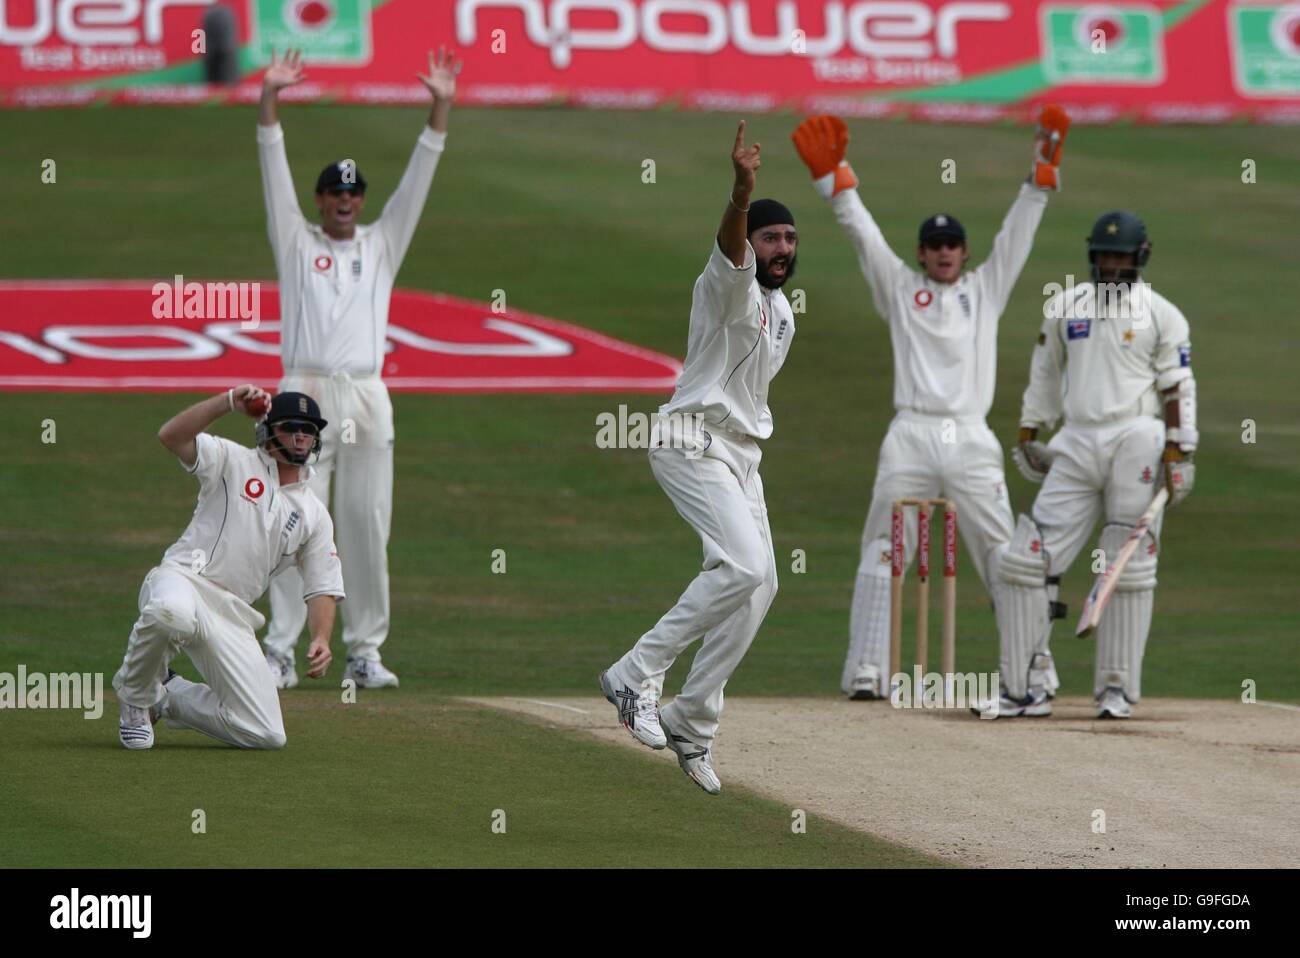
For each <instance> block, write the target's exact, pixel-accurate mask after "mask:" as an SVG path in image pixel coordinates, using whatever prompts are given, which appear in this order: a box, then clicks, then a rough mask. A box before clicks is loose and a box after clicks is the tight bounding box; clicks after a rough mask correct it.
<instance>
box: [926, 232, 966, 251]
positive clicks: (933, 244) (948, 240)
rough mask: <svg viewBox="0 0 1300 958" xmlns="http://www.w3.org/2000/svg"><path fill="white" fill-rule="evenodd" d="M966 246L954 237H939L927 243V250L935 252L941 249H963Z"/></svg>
mask: <svg viewBox="0 0 1300 958" xmlns="http://www.w3.org/2000/svg"><path fill="white" fill-rule="evenodd" d="M964 245H966V244H964V243H963V242H962V241H961V240H959V239H956V238H955V237H952V236H937V237H935V238H934V239H932V240H926V241H925V248H926V249H929V250H935V251H938V250H941V249H961V248H962V247H963V246H964Z"/></svg>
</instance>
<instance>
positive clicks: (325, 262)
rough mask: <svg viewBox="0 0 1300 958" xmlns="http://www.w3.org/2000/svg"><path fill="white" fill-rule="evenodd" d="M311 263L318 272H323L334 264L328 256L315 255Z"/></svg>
mask: <svg viewBox="0 0 1300 958" xmlns="http://www.w3.org/2000/svg"><path fill="white" fill-rule="evenodd" d="M312 265H313V266H315V267H316V269H318V270H319V271H320V272H322V273H324V272H325V271H326V270H328V269H329V268H330V267H331V266H333V265H334V260H332V259H330V258H329V257H328V256H317V257H316V261H315V262H314V263H313V264H312Z"/></svg>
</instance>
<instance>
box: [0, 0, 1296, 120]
mask: <svg viewBox="0 0 1300 958" xmlns="http://www.w3.org/2000/svg"><path fill="white" fill-rule="evenodd" d="M221 8H224V9H221ZM222 24H224V27H223V26H222ZM440 43H446V44H449V45H451V46H453V47H455V48H456V49H457V50H459V51H460V52H461V54H462V55H463V58H464V60H465V69H464V72H463V73H462V75H461V91H460V95H459V101H460V102H462V103H464V104H471V105H531V104H536V105H554V104H561V105H570V106H579V107H591V108H633V109H650V108H663V107H679V108H685V109H705V110H728V111H747V112H748V111H764V110H797V111H807V112H814V111H815V112H837V113H841V114H845V115H851V116H881V117H907V118H913V119H934V120H969V121H988V120H1001V119H1013V120H1014V119H1024V118H1027V117H1028V116H1030V115H1031V114H1032V112H1033V111H1034V109H1035V108H1036V106H1037V105H1038V104H1040V103H1042V102H1044V101H1046V100H1053V101H1056V102H1060V103H1062V104H1063V105H1065V106H1067V108H1070V109H1071V113H1072V115H1073V116H1074V117H1075V118H1076V119H1077V120H1078V121H1080V122H1085V123H1086V122H1111V121H1120V120H1123V121H1135V122H1224V121H1229V120H1256V121H1262V122H1275V123H1280V122H1300V2H1292V3H1262V2H1248V0H1181V2H1179V0H1152V2H1140V3H1128V2H1114V3H1064V2H1034V0H1019V2H979V0H889V2H884V0H0V105H3V106H6V107H10V108H24V107H43V106H73V105H102V104H155V103H179V104H186V103H218V104H220V103H228V104H246V103H251V102H254V101H255V100H256V99H257V96H258V92H259V82H258V81H259V75H260V70H261V69H262V68H263V67H264V66H265V64H266V62H267V60H268V57H269V55H270V51H271V50H272V49H273V48H275V49H282V48H284V47H290V46H292V47H301V48H302V49H303V51H304V54H305V59H306V61H307V63H308V65H309V78H308V81H307V82H306V83H304V84H303V85H301V86H299V87H295V88H293V89H291V90H289V91H286V94H285V97H286V99H298V100H324V101H331V102H346V103H395V104H410V103H422V102H425V101H426V100H427V97H428V93H427V92H426V91H425V89H424V87H423V86H421V85H420V83H419V82H418V81H417V80H416V79H415V76H414V74H415V72H416V71H417V70H419V69H421V68H422V66H423V64H424V56H425V52H426V51H427V50H428V49H430V48H431V47H436V46H437V45H438V44H440ZM223 60H224V62H225V63H226V64H228V66H227V67H226V68H225V69H224V72H223V70H222V68H221V67H220V63H221V62H222V61H223ZM223 75H224V76H226V77H227V80H228V82H225V83H220V82H212V81H214V80H215V79H217V78H219V77H221V76H223Z"/></svg>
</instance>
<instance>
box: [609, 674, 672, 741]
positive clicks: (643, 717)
mask: <svg viewBox="0 0 1300 958" xmlns="http://www.w3.org/2000/svg"><path fill="white" fill-rule="evenodd" d="M598 681H599V682H600V691H601V694H603V695H604V696H605V698H606V699H607V700H609V702H610V703H611V704H613V705H614V707H615V708H617V709H618V724H619V725H621V726H623V728H625V729H627V730H628V731H629V732H631V733H632V737H633V738H634V739H636V740H637V741H638V742H640V743H641V744H642V745H648V746H650V747H651V748H653V749H660V748H663V747H664V746H665V745H667V744H668V740H667V739H665V738H664V733H663V729H661V728H660V727H659V703H658V701H656V700H655V699H652V698H650V696H648V695H641V694H640V693H639V692H637V691H636V690H635V689H633V688H631V687H629V686H628V685H626V684H625V685H624V686H623V687H622V688H615V687H614V683H613V682H611V681H610V678H609V672H608V671H606V672H601V673H600V676H599V678H598Z"/></svg>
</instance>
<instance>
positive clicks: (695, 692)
mask: <svg viewBox="0 0 1300 958" xmlns="http://www.w3.org/2000/svg"><path fill="white" fill-rule="evenodd" d="M759 151H760V147H759V144H757V143H755V144H754V145H753V146H752V147H746V146H745V123H744V121H743V120H742V121H741V123H740V127H739V129H737V131H736V140H735V143H734V145H733V147H732V154H731V160H732V165H733V167H734V171H735V183H734V185H733V187H732V192H731V196H730V197H729V198H728V200H727V207H726V212H724V213H723V216H722V225H721V226H720V228H719V230H718V233H717V235H716V237H715V239H714V242H713V243H712V252H711V253H710V254H709V259H708V262H707V264H706V265H705V267H704V272H703V273H701V274H700V276H699V278H698V279H696V281H695V289H694V292H693V294H692V296H691V318H690V326H689V330H688V334H687V346H686V362H685V363H684V365H683V367H682V373H681V376H680V378H679V379H678V380H677V389H676V391H675V392H674V393H673V396H672V398H671V399H670V400H668V402H667V403H665V404H664V405H663V406H661V407H660V409H659V413H660V419H659V420H658V421H657V422H656V424H655V426H654V428H653V429H652V431H651V438H650V468H651V469H652V470H653V472H654V474H655V479H657V480H658V481H659V485H660V486H661V487H662V488H663V490H664V492H665V493H666V494H667V495H668V498H669V499H670V500H672V503H673V505H674V506H675V507H676V508H677V512H678V513H679V514H680V515H681V517H682V518H683V519H685V520H686V522H687V523H689V524H690V526H691V528H692V529H694V530H695V531H696V532H697V533H698V534H699V536H700V539H701V541H702V542H703V544H704V567H703V569H701V571H700V572H699V574H698V575H696V577H695V578H694V580H693V581H692V582H691V584H690V585H689V586H687V588H686V591H685V592H683V593H682V594H681V597H680V598H679V599H678V600H677V604H676V605H674V606H673V607H672V608H671V609H669V610H668V612H666V613H665V614H664V616H663V617H662V618H661V619H660V620H659V621H658V622H657V623H655V625H654V627H653V628H651V629H650V631H648V632H646V633H645V635H643V636H641V638H640V639H639V640H638V641H637V643H636V645H634V646H633V647H632V648H631V649H630V650H629V651H628V652H627V653H626V654H625V655H624V656H623V657H622V658H621V659H619V660H618V661H617V662H615V663H614V664H613V665H611V666H610V667H609V668H608V669H607V670H606V671H604V672H602V673H600V679H599V682H600V688H601V691H602V692H603V693H604V695H605V697H606V698H607V699H608V700H609V701H610V702H612V703H613V704H614V705H615V707H616V708H617V710H618V717H619V722H620V723H621V724H622V725H623V727H624V728H626V729H627V730H628V731H629V732H631V734H632V736H633V737H634V738H636V739H637V741H639V742H641V743H642V744H645V745H648V746H650V747H651V748H656V749H659V748H663V747H664V746H665V745H667V746H668V747H670V748H672V749H673V751H674V752H676V753H677V761H678V764H679V765H680V766H681V768H682V771H684V772H685V773H686V774H687V776H688V777H689V778H690V779H691V781H693V782H695V784H696V785H698V786H699V787H700V788H702V789H704V791H705V792H707V793H708V794H710V795H716V794H718V793H719V791H721V789H722V783H721V782H720V781H719V779H718V776H717V773H716V772H715V771H714V769H713V761H712V757H711V749H712V746H713V740H714V737H715V736H716V735H717V731H718V720H719V718H720V716H721V715H722V703H723V689H724V688H725V687H726V684H727V680H728V679H729V678H731V675H732V673H733V672H735V670H736V667H737V666H738V665H739V664H740V660H741V659H742V658H744V656H745V653H746V652H747V651H748V649H749V646H750V643H752V642H753V641H754V636H755V635H756V634H757V633H758V628H759V626H760V625H761V624H762V622H763V617H764V616H766V615H767V610H768V608H769V607H770V606H771V604H772V599H773V597H775V595H776V555H775V553H774V551H773V547H772V530H771V528H770V527H769V525H768V521H767V503H766V501H765V500H764V498H763V481H762V479H760V478H759V474H758V464H759V460H760V459H761V458H762V450H761V449H760V447H759V440H762V439H767V438H768V437H769V436H771V435H772V412H771V410H770V409H769V408H768V405H767V393H768V385H769V384H770V382H771V380H772V378H773V377H774V376H775V375H776V374H777V372H778V371H779V370H780V368H781V366H782V364H783V363H784V362H785V358H786V355H787V354H788V353H789V350H790V342H791V340H792V339H793V338H794V312H793V310H792V309H791V308H790V303H789V302H788V301H787V300H786V298H785V294H784V293H782V292H781V287H782V286H783V285H785V283H786V281H788V280H789V279H790V277H791V276H792V275H794V270H795V259H796V255H797V249H798V239H799V238H798V234H797V233H796V232H795V227H794V216H793V214H791V213H790V211H789V210H788V209H786V208H785V207H784V206H783V205H781V204H780V203H778V202H776V201H775V200H770V199H768V200H755V201H753V202H752V203H751V202H750V196H751V194H752V193H753V191H754V185H755V180H756V174H757V172H758V168H759V165H760V161H759ZM695 642H700V649H699V652H697V653H696V655H695V660H694V661H693V662H692V663H691V669H690V672H689V673H688V674H687V676H686V681H685V683H684V684H683V685H682V690H681V692H679V693H678V695H677V697H676V698H674V699H673V700H672V701H671V702H669V703H668V704H667V705H666V706H664V708H663V710H662V711H660V709H659V704H658V703H659V698H660V695H661V694H662V692H663V682H664V676H665V675H666V674H667V672H668V669H669V668H671V666H672V664H673V662H674V661H676V659H677V657H678V656H679V655H681V654H682V653H683V652H685V651H686V649H687V648H688V647H689V646H691V645H692V644H694V643H695Z"/></svg>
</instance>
